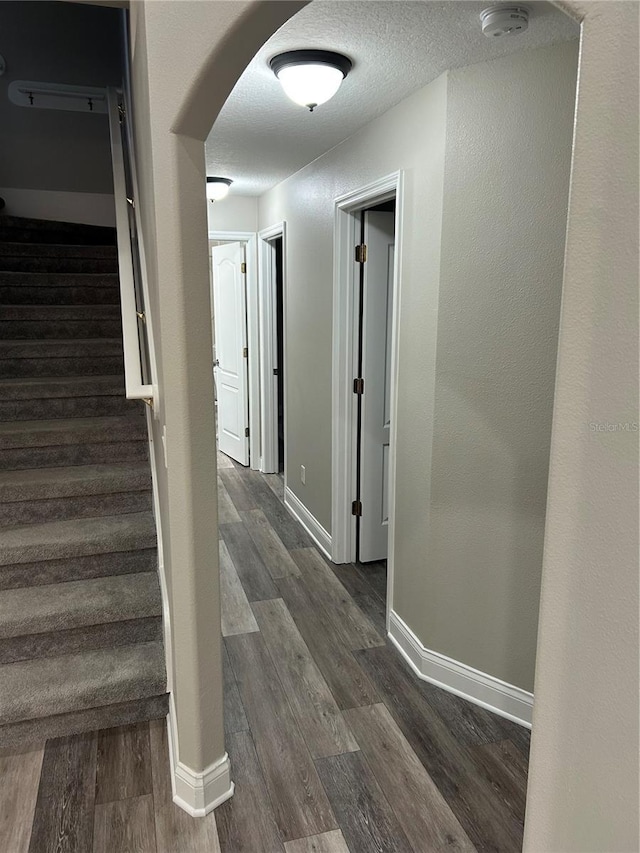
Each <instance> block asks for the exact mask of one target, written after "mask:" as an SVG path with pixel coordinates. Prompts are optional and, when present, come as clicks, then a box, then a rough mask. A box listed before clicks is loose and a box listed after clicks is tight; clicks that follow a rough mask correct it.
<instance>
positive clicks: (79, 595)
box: [0, 572, 162, 663]
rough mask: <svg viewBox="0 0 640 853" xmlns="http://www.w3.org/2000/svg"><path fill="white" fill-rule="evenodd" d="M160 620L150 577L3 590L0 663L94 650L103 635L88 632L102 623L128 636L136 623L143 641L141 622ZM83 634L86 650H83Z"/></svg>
mask: <svg viewBox="0 0 640 853" xmlns="http://www.w3.org/2000/svg"><path fill="white" fill-rule="evenodd" d="M161 615H162V600H161V597H160V584H159V582H158V575H157V573H156V572H144V573H143V572H140V573H138V574H133V575H119V576H116V577H105V578H94V579H91V580H80V581H70V582H68V583H59V584H53V585H52V586H32V587H26V588H17V589H10V590H5V591H4V592H3V593H2V595H0V662H1V663H8V662H9V659H13V660H14V661H15V660H27V659H28V658H34V657H53V656H57V655H61V654H71V653H73V652H77V651H82V650H84V649H85V648H99V646H96V645H95V644H96V642H99V641H100V640H101V639H104V638H105V637H106V636H108V633H109V632H107V631H104V630H102V631H99V630H92V629H97V628H98V627H99V626H105V625H107V624H108V623H110V624H115V625H116V626H117V625H121V624H122V623H125V624H126V627H125V631H126V632H127V635H128V636H129V637H132V636H135V630H134V625H135V622H136V621H138V620H140V621H141V622H145V624H144V625H143V627H142V630H141V634H142V636H144V637H147V636H148V633H149V625H148V624H146V620H149V619H156V618H158V617H159V616H161ZM112 633H113V634H115V633H116V632H115V631H114V632H112ZM85 634H86V637H87V642H88V644H89V645H87V646H84V645H83V636H84V635H85ZM152 639H156V637H152ZM143 641H144V640H143ZM131 642H138V640H137V639H133V640H132V641H131ZM118 645H124V643H118Z"/></svg>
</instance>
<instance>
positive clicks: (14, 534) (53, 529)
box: [0, 512, 156, 566]
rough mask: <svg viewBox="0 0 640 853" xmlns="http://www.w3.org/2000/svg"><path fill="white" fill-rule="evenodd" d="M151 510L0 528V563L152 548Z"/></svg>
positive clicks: (154, 543) (153, 531)
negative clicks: (0, 537)
mask: <svg viewBox="0 0 640 853" xmlns="http://www.w3.org/2000/svg"><path fill="white" fill-rule="evenodd" d="M155 545H156V529H155V522H154V518H153V514H152V513H151V512H132V513H127V514H123V515H104V516H99V517H97V518H96V517H91V518H73V519H68V520H65V521H49V522H45V523H43V524H23V525H19V526H17V527H8V528H5V529H4V530H3V531H2V541H1V542H0V566H7V565H17V564H20V563H33V562H38V561H43V560H53V559H56V560H57V559H61V558H69V557H82V556H85V555H88V554H104V553H110V552H113V551H130V550H135V549H138V548H153V547H155Z"/></svg>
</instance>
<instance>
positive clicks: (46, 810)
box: [0, 454, 529, 853]
mask: <svg viewBox="0 0 640 853" xmlns="http://www.w3.org/2000/svg"><path fill="white" fill-rule="evenodd" d="M219 466H220V470H219V514H220V536H221V539H220V563H221V590H222V613H223V616H222V624H223V634H224V637H225V640H224V646H225V648H224V657H223V663H224V686H225V695H224V711H225V731H226V736H227V749H228V752H229V755H230V757H231V762H232V772H233V778H234V780H235V783H236V792H235V795H234V797H233V798H232V799H231V800H229V801H228V802H226V803H224V804H223V805H222V806H220V807H219V808H218V809H217V810H216V811H215V813H214V814H211V815H209V816H208V817H206V818H203V819H192V818H190V817H188V815H186V814H185V813H184V812H183V811H181V810H180V809H179V808H177V807H176V806H175V805H174V804H173V802H172V801H171V783H170V777H169V757H168V747H167V737H166V727H165V724H164V722H160V721H159V722H154V723H150V724H140V725H134V726H125V727H122V728H119V729H109V730H104V731H99V732H92V733H89V734H85V735H79V736H77V737H70V738H58V739H56V740H50V741H47V743H45V744H35V745H34V746H33V747H32V748H28V749H24V750H22V751H21V752H19V753H13V754H8V753H7V754H3V753H0V782H1V783H0V851H1V853H215V851H222V853H275V851H279V853H313V852H314V851H315V853H349V852H350V853H376V851H379V853H404V852H405V851H413V853H437V851H444V850H452V851H453V850H458V851H465V853H472V851H474V850H477V851H492V853H511V851H519V850H520V849H521V846H522V831H523V820H524V804H525V794H526V784H527V761H528V748H529V733H528V732H527V731H526V730H525V729H523V728H521V727H519V726H517V725H515V724H513V723H510V722H509V721H507V720H504V719H502V718H500V717H497V716H495V715H493V714H491V713H489V712H487V711H485V710H483V709H481V708H479V707H477V706H475V705H472V704H470V703H468V702H466V701H464V700H463V699H460V698H458V697H456V696H453V695H452V694H450V693H446V692H444V691H442V690H440V689H439V688H437V687H434V686H432V685H430V684H428V683H426V682H423V681H420V680H419V679H417V678H416V676H415V675H414V674H413V673H412V672H411V671H410V669H409V668H408V666H407V665H406V664H405V663H404V662H403V660H402V659H401V657H400V656H399V654H398V653H397V651H396V650H395V649H394V648H393V646H392V645H391V644H390V643H389V641H388V640H386V638H385V627H384V625H385V621H384V615H385V603H384V599H385V591H386V578H385V567H384V564H374V565H371V566H364V565H347V566H334V565H332V564H330V563H329V562H328V561H327V560H325V559H324V557H323V556H322V555H321V554H320V552H319V551H318V550H317V548H316V547H315V546H314V543H313V542H312V540H311V539H310V537H309V536H308V535H307V533H306V532H305V531H304V530H303V529H302V527H301V526H300V525H299V524H298V523H297V522H296V521H295V520H294V519H293V518H292V516H291V515H290V514H289V512H288V511H287V509H286V508H285V507H284V505H283V503H282V494H283V484H282V478H281V477H280V476H278V475H266V476H265V475H261V474H258V473H256V472H253V471H250V470H247V469H244V468H241V467H240V466H236V465H235V464H234V463H233V462H232V461H231V460H229V459H227V457H225V456H222V455H221V454H219Z"/></svg>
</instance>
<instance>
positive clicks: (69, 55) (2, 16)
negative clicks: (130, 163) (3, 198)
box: [0, 2, 122, 193]
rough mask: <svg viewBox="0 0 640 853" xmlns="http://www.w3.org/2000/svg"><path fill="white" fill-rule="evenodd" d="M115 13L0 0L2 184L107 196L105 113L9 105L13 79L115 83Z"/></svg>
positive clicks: (76, 5) (117, 65) (119, 77)
mask: <svg viewBox="0 0 640 853" xmlns="http://www.w3.org/2000/svg"><path fill="white" fill-rule="evenodd" d="M119 45H120V36H119V23H118V12H117V10H115V9H106V8H101V7H97V6H87V5H83V4H80V3H57V2H43V3H41V2H2V3H0V52H1V53H2V55H3V56H4V58H5V60H6V63H7V72H6V74H5V75H4V76H3V77H2V78H0V150H2V157H1V158H0V187H15V188H21V189H35V190H60V191H66V192H79V193H81V192H86V193H109V192H112V191H113V189H112V179H111V159H110V148H109V124H108V120H107V117H106V115H102V116H98V115H89V114H84V113H74V112H65V111H60V110H43V109H38V110H33V111H32V110H29V109H27V108H25V107H19V106H16V105H15V104H12V103H11V102H10V101H9V98H8V94H7V89H8V86H9V84H10V83H11V82H12V81H13V80H34V81H36V82H43V83H67V84H72V85H76V84H77V85H85V86H107V85H119V84H120V82H121V80H122V72H121V70H120V47H119Z"/></svg>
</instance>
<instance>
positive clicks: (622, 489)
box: [134, 0, 638, 853]
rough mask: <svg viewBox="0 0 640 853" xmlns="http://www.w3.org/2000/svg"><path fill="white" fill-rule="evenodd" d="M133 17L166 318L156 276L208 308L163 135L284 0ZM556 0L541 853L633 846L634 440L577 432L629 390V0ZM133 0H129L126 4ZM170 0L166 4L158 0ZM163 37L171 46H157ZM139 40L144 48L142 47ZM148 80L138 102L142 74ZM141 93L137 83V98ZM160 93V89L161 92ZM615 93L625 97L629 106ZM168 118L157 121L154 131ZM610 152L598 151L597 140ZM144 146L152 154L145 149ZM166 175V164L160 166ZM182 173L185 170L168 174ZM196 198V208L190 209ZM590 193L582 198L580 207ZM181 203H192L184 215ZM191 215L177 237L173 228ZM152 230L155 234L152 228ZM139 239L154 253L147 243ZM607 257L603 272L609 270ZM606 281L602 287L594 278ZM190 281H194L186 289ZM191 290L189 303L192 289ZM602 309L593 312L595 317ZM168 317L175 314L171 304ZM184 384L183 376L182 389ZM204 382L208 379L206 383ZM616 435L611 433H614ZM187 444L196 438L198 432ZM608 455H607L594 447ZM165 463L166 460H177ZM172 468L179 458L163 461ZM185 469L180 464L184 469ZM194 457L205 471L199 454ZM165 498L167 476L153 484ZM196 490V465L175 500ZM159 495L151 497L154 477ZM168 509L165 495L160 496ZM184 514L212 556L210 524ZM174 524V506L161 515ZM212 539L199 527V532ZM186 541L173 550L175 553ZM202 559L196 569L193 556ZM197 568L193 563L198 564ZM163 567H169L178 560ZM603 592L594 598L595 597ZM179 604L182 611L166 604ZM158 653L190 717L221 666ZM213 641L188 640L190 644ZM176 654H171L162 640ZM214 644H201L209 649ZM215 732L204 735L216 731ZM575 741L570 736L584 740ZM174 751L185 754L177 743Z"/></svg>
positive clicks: (539, 690)
mask: <svg viewBox="0 0 640 853" xmlns="http://www.w3.org/2000/svg"><path fill="white" fill-rule="evenodd" d="M138 5H139V6H140V7H141V9H142V10H143V13H144V14H146V15H149V16H150V17H151V19H152V20H151V22H150V23H151V24H152V26H151V27H150V28H149V29H150V32H149V34H148V35H147V34H146V33H145V32H144V30H143V28H141V32H140V43H139V45H138V46H137V49H136V60H135V64H136V65H139V66H140V68H139V69H138V72H139V73H138V72H137V76H138V77H139V83H140V85H139V86H137V87H136V91H137V93H138V94H139V95H140V99H139V106H140V116H139V117H140V120H141V121H142V123H143V124H145V123H146V124H148V123H149V115H150V114H151V113H152V114H153V115H154V116H155V118H154V123H153V126H149V127H148V130H147V132H146V133H145V134H144V135H143V138H142V139H141V141H140V148H139V150H140V155H141V157H142V160H143V162H144V163H145V172H146V177H145V187H144V190H145V192H144V203H143V207H144V208H145V219H146V228H145V232H146V237H147V248H148V251H149V252H150V253H151V252H153V258H152V261H153V269H154V272H155V273H157V276H158V280H157V281H156V279H155V277H154V281H153V285H154V310H155V311H156V312H157V314H154V316H156V317H158V316H160V317H162V316H163V315H165V314H166V315H167V323H168V324H170V323H171V322H172V320H173V311H174V303H173V302H172V301H171V300H170V299H169V296H170V295H171V294H174V293H176V292H177V293H180V294H185V293H187V292H188V293H189V294H191V295H193V293H194V291H197V295H198V298H197V299H194V300H193V303H192V304H193V307H192V317H189V318H188V319H193V320H194V321H196V323H197V321H198V317H199V315H200V314H201V313H203V312H206V311H208V305H207V304H206V300H207V299H208V296H207V294H208V289H209V282H208V277H207V273H206V245H207V241H206V236H205V229H206V225H205V216H206V213H205V200H204V191H203V187H204V179H205V166H204V156H202V158H201V160H200V161H199V163H198V164H197V166H198V170H199V173H200V175H199V178H200V180H199V186H195V185H192V184H191V183H190V182H189V180H187V177H188V175H189V174H190V173H189V172H188V169H187V168H186V167H185V166H184V162H183V160H182V159H181V158H180V157H179V149H177V148H176V146H175V145H174V142H175V140H174V136H175V132H176V128H177V131H178V132H179V133H180V134H188V135H189V136H193V137H194V138H197V139H199V140H202V141H203V140H204V139H205V137H206V135H207V133H208V132H209V130H210V128H211V124H212V121H213V119H214V118H215V115H216V112H217V111H218V110H219V109H220V107H221V105H222V103H223V102H224V99H225V98H226V96H227V95H228V93H229V92H230V91H231V88H232V87H233V85H234V83H235V81H236V79H237V77H238V76H239V74H240V73H241V72H242V71H243V69H244V67H245V66H246V64H247V63H248V61H249V60H250V59H251V57H252V55H253V54H254V53H255V51H256V50H257V48H258V47H259V46H260V44H262V43H264V41H265V40H266V39H267V38H268V37H269V36H270V35H271V33H272V32H273V31H274V29H276V28H277V27H278V26H280V25H281V24H282V23H283V22H284V21H285V20H286V18H287V17H288V16H290V15H292V14H293V13H294V12H295V11H296V7H295V6H293V4H287V3H284V2H279V3H273V4H264V3H258V2H253V3H240V2H238V3H202V2H197V0H196V2H182V3H179V4H178V3H171V4H169V5H168V6H167V5H165V4H163V3H159V2H156V0H153V2H144V3H140V4H135V6H138ZM562 5H563V6H564V7H565V8H567V9H568V10H570V12H572V13H573V14H576V15H577V16H578V17H579V18H582V17H583V16H585V17H586V20H585V23H584V26H583V30H582V34H583V35H582V38H583V45H582V55H581V64H580V96H579V101H578V112H577V137H576V141H577V145H576V147H575V151H574V173H573V183H572V200H571V208H570V215H569V237H568V243H567V252H568V254H567V258H568V263H567V265H566V270H565V285H564V297H565V298H564V302H563V328H562V333H561V336H560V349H559V373H558V390H557V403H556V407H555V411H554V437H553V453H552V459H551V489H550V502H549V511H548V516H549V520H548V524H547V547H546V549H545V558H544V561H545V584H544V591H543V597H542V611H541V631H540V635H541V649H540V654H539V666H538V670H537V681H536V697H537V698H536V709H535V713H534V733H533V741H532V756H531V758H532V760H531V766H530V777H529V778H530V781H529V795H530V796H529V802H528V808H527V829H526V837H525V850H526V851H527V853H558V851H560V850H563V851H576V853H578V851H580V853H583V851H585V850H586V849H589V850H591V851H599V853H611V851H612V850H618V851H623V850H624V851H630V853H631V851H634V853H635V851H637V850H638V810H637V803H638V790H637V785H638V761H637V738H638V638H637V631H638V567H637V554H638V549H637V483H638V478H637V442H635V436H633V435H629V436H625V435H622V438H623V440H624V439H625V438H626V439H628V440H629V441H633V442H634V443H633V446H632V447H629V448H626V447H623V446H622V445H620V446H618V445H616V444H613V445H611V444H609V443H601V442H600V441H597V442H596V441H594V436H593V434H592V433H590V432H586V431H585V429H584V425H585V424H584V422H585V421H588V420H590V419H591V418H592V417H606V416H607V413H608V412H613V413H615V414H614V417H616V418H617V416H618V409H619V407H620V405H621V403H622V402H623V401H626V405H629V401H630V400H632V401H633V406H634V407H635V406H636V404H637V389H638V359H637V341H638V337H637V318H638V312H637V290H638V278H637V276H638V257H637V247H638V243H637V241H638V228H637V222H638V193H637V181H638V157H637V142H638V135H637V113H636V112H635V107H636V106H637V103H638V93H637V81H638V50H637V37H636V34H637V28H638V7H637V4H635V3H611V2H602V3H594V2H575V0H565V2H564V3H563V4H562ZM135 6H134V8H135ZM176 7H179V8H176ZM169 50H170V52H171V56H172V58H173V64H172V66H171V67H169V66H168V65H167V62H166V61H165V57H166V55H167V51H169ZM148 54H150V57H149V59H148V60H147V56H148ZM147 75H148V77H149V79H150V80H151V81H153V90H154V92H155V93H156V94H155V95H154V98H153V104H152V105H151V104H150V103H149V100H148V88H149V87H148V86H147V82H146V77H147ZM145 93H147V98H146V99H145ZM162 95H164V96H163V97H162ZM630 105H632V108H630ZM172 131H173V132H172ZM612 155H613V156H612ZM152 157H153V158H154V163H153V165H155V166H156V168H155V169H152V164H151V162H149V161H150V159H151V158H152ZM168 174H169V176H170V178H171V183H168V181H167V175H168ZM185 175H186V177H185ZM184 199H188V201H189V203H190V205H191V207H190V208H189V213H194V212H195V213H196V215H195V216H194V217H193V219H189V220H187V222H188V223H189V224H188V225H187V226H185V227H186V228H187V229H188V232H189V233H186V234H183V232H182V230H181V224H182V220H181V215H182V212H183V211H182V208H181V207H180V201H181V200H183V204H184V203H186V202H184ZM198 208H200V213H199V214H198ZM594 210H595V211H597V215H594ZM198 216H199V217H200V218H198ZM190 232H195V233H196V236H198V233H199V237H200V240H199V244H197V245H196V248H195V251H194V246H193V242H194V241H192V240H191V233H190ZM156 233H157V239H156ZM156 253H157V254H156ZM614 272H615V275H614V274H613V273H614ZM613 280H615V282H616V287H615V299H614V300H612V299H611V296H612V293H613V291H612V289H611V285H612V281H613ZM203 294H204V296H203ZM203 300H204V305H203ZM603 312H604V316H605V317H607V318H608V322H606V323H603V322H601V317H602V314H603ZM181 319H182V318H181ZM209 345H210V340H209V339H208V336H207V335H204V336H203V340H202V341H200V344H199V346H198V342H197V341H194V335H193V332H192V329H191V327H190V325H189V324H188V323H182V322H181V324H180V325H179V326H178V325H177V324H176V325H175V329H174V334H171V329H170V328H169V333H168V336H167V340H166V342H165V343H164V346H163V354H162V361H163V362H166V363H167V365H175V368H176V371H177V369H178V368H179V367H182V366H184V365H188V366H191V365H194V366H196V367H197V365H198V364H199V363H200V362H201V361H204V360H205V359H206V358H207V357H208V347H209ZM179 392H180V389H179V387H178V388H176V383H175V380H174V377H173V376H172V375H170V376H169V377H168V379H167V380H166V381H165V379H164V378H163V379H162V386H161V393H162V395H163V398H164V399H166V398H167V397H168V398H169V403H168V404H167V405H168V406H169V407H171V408H173V409H175V410H177V411H178V412H182V413H184V412H185V411H186V415H185V416H184V422H183V424H182V425H181V428H179V429H177V430H176V434H175V435H174V437H173V441H174V442H176V443H178V444H181V443H186V444H190V443H193V442H195V441H196V440H197V441H198V442H199V440H200V436H201V433H204V439H205V440H210V436H211V433H212V429H211V425H210V423H209V420H207V419H206V418H205V419H202V418H198V417H196V416H195V414H196V413H194V416H190V413H189V411H188V406H187V404H186V403H185V401H184V399H183V397H182V396H181V395H180V393H179ZM192 393H194V395H195V396H196V398H200V397H201V394H202V392H201V389H196V390H195V391H194V392H192ZM211 399H212V391H211V392H210V393H209V395H208V401H207V402H209V401H210V400H211ZM620 437H621V436H620V435H618V436H617V438H620ZM197 449H199V446H198V448H197ZM612 460H616V464H615V465H612V464H611V461H612ZM176 464H178V465H179V464H180V460H177V462H176ZM178 473H180V472H178ZM187 473H189V472H187ZM207 473H209V472H207ZM167 488H168V491H169V492H170V493H171V492H174V493H176V494H177V497H178V498H180V497H182V496H183V495H184V493H185V490H184V489H181V488H178V487H176V486H175V484H174V483H173V482H172V483H169V484H168V487H167ZM203 492H204V496H205V498H207V500H208V490H206V489H203V487H202V483H201V481H200V480H199V479H197V480H196V481H195V482H194V484H193V487H192V489H191V492H190V493H189V494H190V500H193V501H194V502H196V503H199V502H200V501H201V497H202V493H203ZM163 497H164V499H165V501H166V500H168V498H169V497H170V495H165V494H164V492H163ZM163 514H166V516H167V518H168V514H169V508H168V506H167V505H166V503H165V504H163ZM214 519H215V513H214V515H213V516H212V517H211V518H210V520H209V526H208V527H200V528H198V538H199V539H201V540H204V541H205V544H208V546H209V560H210V562H209V564H208V565H210V566H211V568H212V570H213V571H215V568H216V565H217V562H216V560H217V557H216V548H217V543H216V542H215V538H216V537H215V533H216V531H215V529H214V530H211V527H212V525H213V523H214ZM175 523H176V524H178V525H179V526H180V527H183V526H184V525H185V521H184V518H183V517H182V516H181V515H180V516H179V517H178V519H177V521H176V522H175ZM211 540H213V541H211ZM187 558H188V559H187ZM175 561H176V565H175V572H176V575H177V576H178V577H179V578H180V581H181V583H184V582H187V583H188V584H189V585H191V582H192V579H193V576H194V574H196V571H195V569H194V567H193V561H192V560H191V559H190V555H189V554H188V553H183V549H181V548H177V549H176V554H175ZM201 571H202V569H201ZM204 571H206V569H205V570H204ZM178 573H179V574H178ZM217 601H218V598H217V591H216V597H215V602H214V609H212V610H211V609H210V610H208V611H207V608H208V601H207V602H205V608H204V609H203V610H198V612H195V613H194V611H193V609H192V608H189V607H186V606H185V603H184V602H183V601H175V602H172V616H173V617H174V619H175V620H176V621H180V622H181V623H182V622H183V621H186V622H193V621H195V622H196V623H199V622H202V623H203V624H204V625H205V626H209V627H210V629H211V631H213V632H215V633H216V634H218V633H219V625H220V620H219V617H218V610H217V608H216V607H215V604H217ZM605 604H606V606H603V605H605ZM181 607H182V608H183V609H182V611H181V610H180V608H181ZM174 633H175V635H176V639H177V640H178V641H179V642H178V643H176V645H178V646H179V648H178V649H177V651H176V658H177V660H178V661H179V663H180V665H181V667H182V668H183V669H186V670H188V673H189V677H190V678H191V681H192V684H193V693H196V694H198V695H205V696H206V697H207V698H208V699H209V705H208V708H207V711H208V715H207V731H209V732H210V731H211V727H212V726H211V718H212V716H214V720H215V722H216V724H217V725H218V726H219V720H218V719H217V717H219V716H220V712H219V711H218V714H217V717H216V716H215V715H213V714H212V711H211V708H212V707H215V706H216V703H217V706H218V708H219V704H220V701H219V700H220V694H221V690H222V683H221V675H220V672H219V668H217V670H218V671H216V672H212V669H213V668H212V667H211V666H210V665H209V666H207V665H203V666H202V667H201V668H199V669H196V668H195V667H190V663H191V661H192V660H193V654H192V650H191V648H190V644H189V642H187V641H186V640H185V638H184V637H183V636H182V635H181V633H180V632H179V631H177V630H176V629H175V628H174ZM213 654H214V653H213V652H211V651H210V647H209V646H208V645H206V644H203V647H202V658H206V662H207V663H210V660H211V656H212V655H213ZM179 655H180V657H179ZM215 655H217V652H216V653H215ZM186 716H187V719H186V722H185V723H184V726H182V725H181V724H180V722H179V726H178V729H179V731H178V734H179V737H180V746H181V749H182V744H183V742H186V746H185V751H186V750H187V749H195V750H196V752H197V753H198V754H199V756H200V761H199V763H198V765H194V766H199V767H204V766H206V765H207V764H208V763H209V762H210V761H212V760H213V759H214V758H215V757H216V755H218V756H219V755H220V752H217V753H216V752H213V754H212V752H211V751H210V746H209V744H208V743H206V742H203V741H202V739H201V737H200V735H201V732H202V725H201V726H200V729H198V728H197V727H196V725H194V721H193V719H192V717H191V716H190V715H189V714H187V715H186ZM221 737H222V736H221V734H218V735H217V738H218V740H217V742H216V744H215V745H214V746H215V747H217V748H220V743H221ZM585 744H587V745H588V748H585ZM190 758H191V756H188V759H190Z"/></svg>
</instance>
